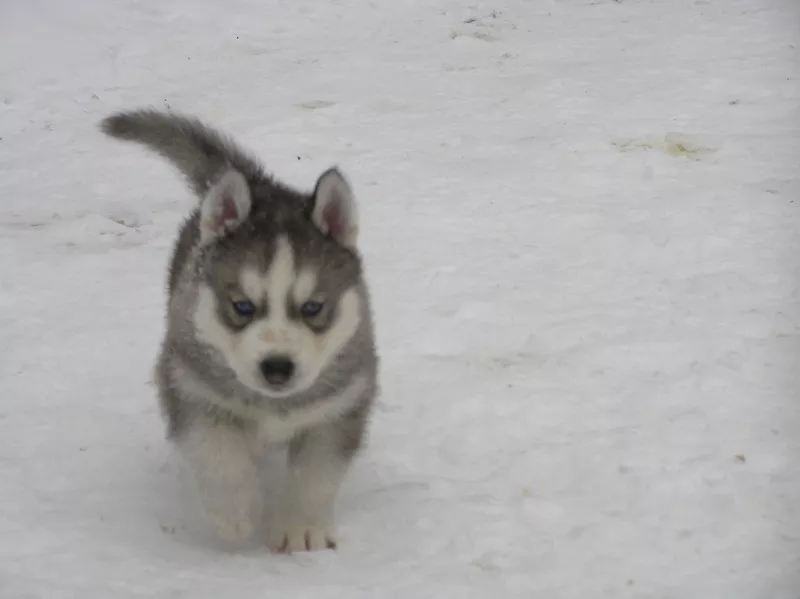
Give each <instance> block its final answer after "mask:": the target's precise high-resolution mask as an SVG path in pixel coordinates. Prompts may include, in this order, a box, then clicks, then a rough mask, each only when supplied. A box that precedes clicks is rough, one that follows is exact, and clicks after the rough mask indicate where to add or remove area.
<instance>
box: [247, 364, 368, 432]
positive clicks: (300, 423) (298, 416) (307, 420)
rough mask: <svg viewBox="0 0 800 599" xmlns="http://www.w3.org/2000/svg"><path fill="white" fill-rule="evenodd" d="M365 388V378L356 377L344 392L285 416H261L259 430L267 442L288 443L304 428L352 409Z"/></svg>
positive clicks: (258, 424) (294, 410) (339, 416)
mask: <svg viewBox="0 0 800 599" xmlns="http://www.w3.org/2000/svg"><path fill="white" fill-rule="evenodd" d="M365 389H366V380H365V379H364V378H362V377H359V378H357V379H355V380H354V381H353V382H352V383H351V384H350V385H349V386H348V387H347V388H346V389H345V390H344V391H343V392H340V393H338V394H336V395H333V396H331V397H328V398H326V399H324V400H321V401H320V402H318V403H314V404H311V405H308V406H303V407H298V408H295V409H293V410H291V411H290V412H289V413H288V414H286V415H285V416H278V415H275V414H264V415H263V416H262V417H261V418H259V419H258V423H257V429H256V434H257V437H258V439H259V441H260V442H262V443H266V444H270V445H271V444H273V443H286V442H288V441H289V440H291V438H292V437H294V436H295V435H297V434H298V433H300V432H301V431H303V430H305V429H309V428H313V427H315V426H318V425H321V424H325V423H330V422H334V421H336V420H337V419H339V418H341V417H342V416H343V415H344V414H345V413H346V412H347V411H348V410H349V409H351V408H352V407H353V406H354V405H355V404H356V402H357V401H358V399H359V398H360V396H361V395H362V394H363V392H364V390H365Z"/></svg>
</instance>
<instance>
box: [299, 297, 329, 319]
mask: <svg viewBox="0 0 800 599" xmlns="http://www.w3.org/2000/svg"><path fill="white" fill-rule="evenodd" d="M324 306H325V304H323V303H322V302H314V301H308V302H306V303H304V304H303V305H302V306H300V314H302V315H303V317H304V318H313V317H314V316H317V315H318V314H319V313H320V312H322V308H323V307H324Z"/></svg>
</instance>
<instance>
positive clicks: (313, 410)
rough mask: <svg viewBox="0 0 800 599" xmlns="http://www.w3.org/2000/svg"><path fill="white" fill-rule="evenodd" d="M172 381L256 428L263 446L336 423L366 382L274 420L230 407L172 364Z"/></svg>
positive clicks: (356, 380) (356, 382)
mask: <svg viewBox="0 0 800 599" xmlns="http://www.w3.org/2000/svg"><path fill="white" fill-rule="evenodd" d="M172 374H173V380H174V382H175V383H177V386H178V387H179V388H180V389H181V390H182V391H183V392H184V393H186V394H187V395H188V396H189V397H192V398H195V399H196V400H200V401H205V402H209V403H212V404H214V405H218V406H220V407H223V408H225V409H226V410H231V411H232V412H234V413H235V414H237V415H238V416H241V417H242V418H246V419H247V420H251V421H253V422H255V423H256V425H257V433H256V436H257V442H258V443H264V444H274V443H286V442H287V441H289V440H290V439H291V438H292V437H294V436H295V435H296V434H297V433H298V432H300V431H302V430H304V429H307V428H311V427H313V426H316V425H319V424H323V423H325V422H330V421H333V420H336V419H337V418H339V417H340V416H342V415H343V414H344V413H345V412H346V411H347V410H349V409H350V408H352V407H353V406H354V405H355V404H356V403H357V402H358V400H359V399H360V398H361V397H362V395H363V394H364V392H365V391H366V389H367V378H366V377H365V376H357V377H355V378H354V379H353V380H352V381H350V384H349V385H347V387H345V388H344V389H342V390H340V391H339V392H338V393H335V394H332V395H331V396H329V397H327V398H325V399H324V400H322V401H320V402H317V403H314V404H312V405H309V406H301V407H298V408H297V409H295V410H292V411H291V412H289V413H288V414H286V415H285V416H278V415H276V414H272V413H269V412H266V411H264V410H260V409H258V408H252V407H245V406H241V407H238V408H237V407H232V406H231V403H230V402H228V401H225V398H223V397H221V396H220V395H219V394H218V393H217V392H216V391H214V390H213V389H212V388H211V387H209V386H208V385H206V384H205V383H204V382H203V381H200V380H198V379H197V377H195V376H194V375H193V374H192V372H191V371H189V370H188V369H187V368H186V366H185V365H184V364H182V363H180V362H177V363H174V364H173V369H172Z"/></svg>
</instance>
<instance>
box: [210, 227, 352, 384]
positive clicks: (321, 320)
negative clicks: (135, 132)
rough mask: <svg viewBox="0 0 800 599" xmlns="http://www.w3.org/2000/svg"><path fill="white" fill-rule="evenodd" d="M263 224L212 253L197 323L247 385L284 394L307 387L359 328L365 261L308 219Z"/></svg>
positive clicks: (241, 232)
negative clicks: (284, 224)
mask: <svg viewBox="0 0 800 599" xmlns="http://www.w3.org/2000/svg"><path fill="white" fill-rule="evenodd" d="M261 224H262V225H263V226H260V223H259V222H258V220H257V219H256V221H255V222H253V223H250V224H249V225H245V226H244V227H242V229H240V230H239V231H237V232H235V234H234V235H232V236H231V238H230V239H228V240H226V242H225V243H221V244H220V245H219V247H217V248H214V249H213V251H212V252H210V253H209V256H208V258H207V263H206V267H205V269H204V272H205V277H204V281H203V282H202V283H201V285H200V289H199V297H198V302H197V308H196V313H195V318H194V323H195V327H196V333H197V336H198V338H199V339H200V340H201V341H203V342H205V343H207V344H208V345H210V346H212V347H214V348H215V349H217V350H218V351H219V353H220V354H222V356H224V358H225V360H226V362H227V365H228V366H229V367H230V368H231V370H233V371H234V372H235V373H236V376H237V378H238V379H239V380H240V381H241V382H242V383H244V384H245V385H247V386H248V387H250V388H252V389H253V390H255V391H258V392H260V393H263V394H265V395H267V396H271V397H287V396H290V395H293V394H295V393H298V392H301V391H304V390H307V389H308V388H310V387H311V386H312V385H313V384H314V383H315V382H316V381H317V379H318V378H319V376H320V374H321V373H322V372H323V371H324V370H325V368H326V367H327V366H328V365H329V364H330V363H331V361H332V360H333V359H334V358H335V357H336V356H337V355H338V354H339V353H340V352H341V351H342V350H343V349H344V348H345V347H346V346H347V344H348V342H349V341H350V340H351V339H352V337H353V335H354V334H355V333H356V331H357V330H358V327H359V324H360V321H361V310H362V306H361V305H360V295H359V291H358V286H359V284H360V266H359V263H358V260H357V258H356V257H355V255H354V254H352V253H351V252H349V251H347V250H345V249H344V248H342V247H340V246H338V245H337V244H336V243H335V242H333V241H331V240H329V239H326V238H325V237H324V236H323V235H321V234H320V233H319V231H318V230H316V229H313V228H312V227H313V225H311V223H308V224H304V223H295V224H294V226H291V227H289V228H288V229H287V230H278V231H275V230H274V229H275V227H274V226H272V224H271V223H266V221H265V222H264V223H261Z"/></svg>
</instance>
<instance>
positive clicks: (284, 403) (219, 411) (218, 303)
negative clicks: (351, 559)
mask: <svg viewBox="0 0 800 599" xmlns="http://www.w3.org/2000/svg"><path fill="white" fill-rule="evenodd" d="M101 129H102V131H104V132H105V133H106V134H108V135H110V136H112V137H115V138H118V139H122V140H129V141H133V142H138V143H140V144H143V145H144V146H146V147H148V148H149V149H151V150H153V151H154V152H156V153H158V154H160V155H161V156H163V157H164V158H166V159H167V160H168V161H170V162H171V163H172V164H173V165H174V166H175V167H176V168H177V169H178V170H179V171H180V172H181V173H182V174H183V175H184V176H185V178H186V180H187V182H188V184H189V186H190V187H191V189H192V190H193V192H194V193H195V194H196V195H197V197H198V198H199V205H198V207H197V208H196V209H195V210H194V211H193V212H192V213H191V215H190V216H189V218H188V219H187V221H186V222H185V223H184V224H183V226H182V227H181V229H180V232H179V234H178V238H177V241H176V244H175V247H174V251H173V254H172V260H171V265H170V268H169V276H168V281H167V289H168V297H169V301H168V306H167V310H166V312H167V315H166V334H165V337H164V339H163V343H162V346H161V351H160V354H159V356H158V360H157V363H156V368H155V379H156V383H157V386H158V389H159V396H160V403H161V407H162V411H163V414H164V418H165V420H166V423H167V437H168V438H169V439H171V440H172V441H174V442H175V444H176V445H177V447H178V449H179V451H180V453H181V454H182V455H183V456H184V458H185V460H186V461H187V463H188V464H189V465H190V467H191V469H192V471H193V473H194V478H195V481H196V483H197V488H198V489H199V491H200V497H201V503H202V505H203V507H204V511H205V513H206V514H207V515H208V518H209V521H210V522H211V523H212V524H213V525H214V528H215V529H216V530H217V531H218V532H219V534H220V535H221V536H222V537H223V538H224V539H227V540H237V541H238V540H243V539H246V538H248V537H251V536H252V534H253V532H254V531H255V529H256V527H257V526H258V525H259V524H260V519H261V516H262V512H263V497H262V490H263V489H262V486H261V481H260V478H259V474H260V469H259V458H260V457H263V455H264V452H265V451H267V450H268V449H269V447H270V446H274V445H276V444H277V445H288V469H287V478H286V483H285V486H284V489H283V490H282V494H281V495H280V499H279V503H278V505H277V506H276V507H277V509H276V510H275V516H274V521H273V522H272V525H271V527H270V539H269V544H270V547H271V548H272V549H273V550H274V551H280V552H293V551H302V550H318V549H325V548H335V546H336V533H335V526H334V518H333V511H334V503H335V499H336V496H337V494H338V491H339V488H340V485H341V483H342V480H343V478H344V477H345V474H346V471H347V469H348V465H349V463H350V462H351V460H352V458H353V456H354V455H355V454H356V452H357V451H358V449H359V447H360V446H361V444H362V439H363V437H364V435H365V428H366V427H367V423H368V418H369V414H370V411H371V407H372V405H373V401H374V398H375V395H376V393H377V386H378V384H377V371H378V359H377V356H376V352H375V344H374V337H373V326H372V318H371V308H370V301H369V295H368V290H367V286H366V283H365V281H364V275H363V272H362V265H361V259H360V256H359V253H358V250H357V248H356V240H357V237H358V215H357V210H356V203H355V200H354V197H353V192H352V191H351V188H350V186H349V184H348V183H347V181H346V179H345V178H344V177H343V175H342V174H341V173H340V172H339V171H338V170H337V169H335V168H332V169H330V170H328V171H326V172H324V173H322V175H321V176H320V177H319V179H318V180H317V182H316V186H315V188H314V190H313V192H311V193H304V192H300V191H296V190H294V189H291V188H289V187H287V186H285V185H283V184H281V183H280V182H278V181H276V180H275V179H273V178H272V177H271V176H269V175H268V174H266V173H265V171H264V170H263V168H262V167H261V166H260V164H259V163H258V162H257V161H256V160H255V159H254V158H252V157H251V156H250V155H248V154H247V153H246V152H245V151H244V150H242V149H241V148H240V147H238V146H237V145H236V144H235V143H234V142H233V141H232V140H231V139H229V138H228V137H227V136H225V135H223V134H222V133H220V132H219V131H217V130H215V129H212V128H210V127H209V126H207V125H205V124H204V123H202V122H200V121H199V120H198V119H196V118H194V117H190V116H186V115H180V114H176V113H172V112H159V111H155V110H149V109H146V110H135V111H131V112H122V113H118V114H114V115H111V116H109V117H107V118H106V119H104V120H103V121H102V123H101Z"/></svg>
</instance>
